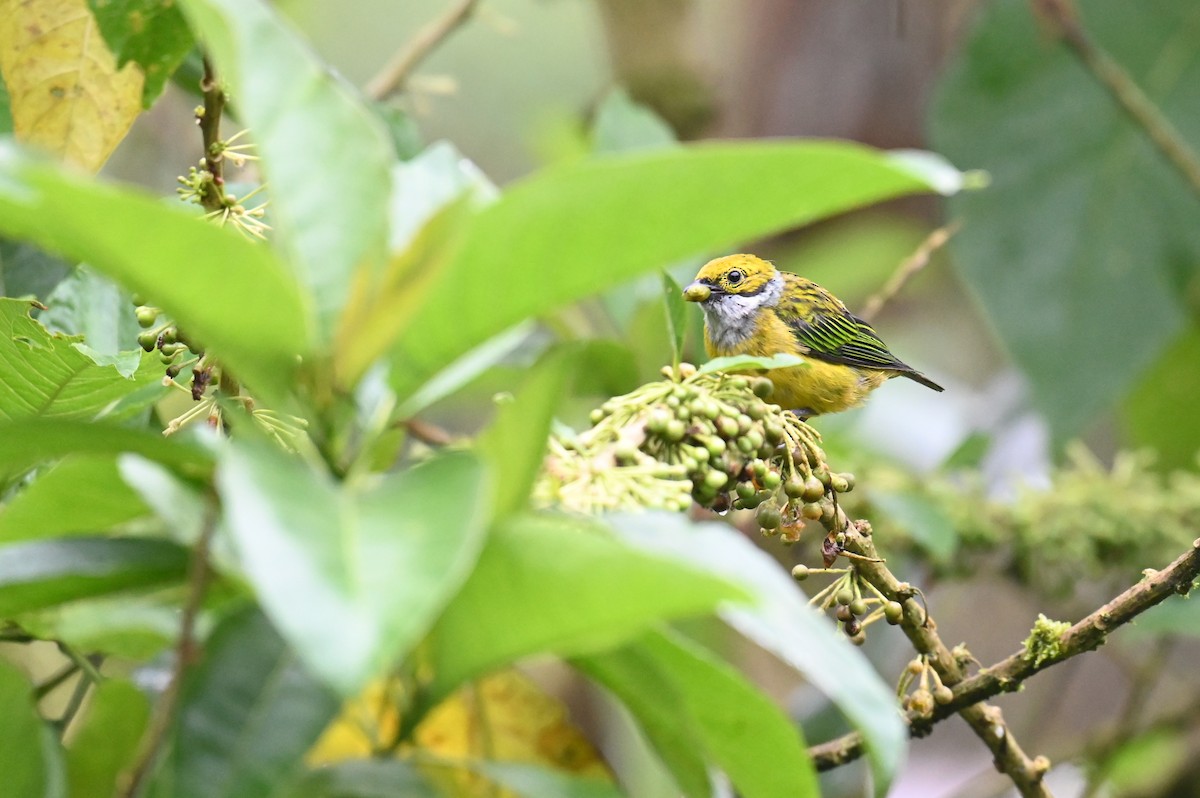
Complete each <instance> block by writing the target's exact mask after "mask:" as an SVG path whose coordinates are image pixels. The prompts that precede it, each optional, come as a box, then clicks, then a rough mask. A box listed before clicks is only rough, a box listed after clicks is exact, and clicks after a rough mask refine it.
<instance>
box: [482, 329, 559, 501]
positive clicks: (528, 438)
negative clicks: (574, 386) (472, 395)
mask: <svg viewBox="0 0 1200 798" xmlns="http://www.w3.org/2000/svg"><path fill="white" fill-rule="evenodd" d="M579 354H580V351H579V349H578V348H577V347H570V346H564V347H561V348H559V349H554V350H551V351H550V352H548V353H547V354H546V355H545V356H544V357H543V358H542V359H541V360H540V361H539V362H538V363H537V364H536V365H535V366H534V367H533V369H532V370H531V372H530V374H529V376H528V377H527V378H526V380H525V382H524V383H523V384H522V385H521V387H520V388H519V389H518V390H517V392H516V395H515V396H513V397H511V399H509V400H508V401H505V402H503V403H502V404H501V405H500V408H499V409H498V410H497V412H496V419H495V421H493V422H492V425H491V426H490V427H488V429H487V430H486V431H485V432H484V433H483V434H482V435H481V436H480V438H479V447H480V451H481V453H482V454H483V455H484V456H485V457H487V458H488V459H489V461H490V462H491V463H492V472H493V473H494V474H496V505H495V510H494V515H495V517H496V518H504V517H506V516H508V515H511V514H512V513H515V512H517V511H519V510H522V509H524V508H525V506H526V504H528V502H529V492H530V491H531V490H532V489H533V482H534V480H535V479H536V478H537V475H538V472H539V471H541V468H542V462H543V461H544V460H545V457H546V439H547V438H548V437H549V435H550V422H551V421H552V420H553V418H554V410H555V408H556V407H557V406H558V403H559V402H560V401H561V400H562V397H563V392H564V391H565V389H566V387H567V385H568V382H569V380H570V378H571V376H572V374H573V372H574V371H575V370H576V368H577V365H578V360H577V359H578V357H579Z"/></svg>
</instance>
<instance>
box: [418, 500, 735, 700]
mask: <svg viewBox="0 0 1200 798" xmlns="http://www.w3.org/2000/svg"><path fill="white" fill-rule="evenodd" d="M741 598H742V593H741V592H740V591H739V590H737V589H735V588H733V587H732V586H731V585H730V584H729V583H728V582H727V581H725V580H724V579H721V578H718V577H715V576H710V575H708V574H705V573H702V572H700V571H698V570H696V569H693V568H690V567H687V566H686V565H683V564H680V563H677V562H672V561H671V560H668V559H665V558H661V557H655V556H650V555H647V554H643V553H641V552H638V551H635V550H634V549H632V548H630V547H629V546H627V545H625V544H623V543H621V542H620V541H618V540H616V539H614V538H613V537H611V536H610V535H609V534H608V533H607V532H606V531H605V530H604V529H603V528H600V527H598V526H597V525H595V524H592V523H587V522H584V521H582V520H579V519H574V518H568V517H555V516H526V517H521V518H517V519H514V520H512V521H510V522H508V523H506V524H504V525H502V526H501V527H499V528H498V529H497V530H495V531H494V532H493V533H492V535H491V537H490V538H489V540H488V545H487V546H486V547H485V548H484V550H483V554H482V555H480V558H479V562H478V564H477V565H476V567H475V571H474V572H473V573H472V574H471V578H470V579H468V580H467V583H466V584H465V585H463V588H462V590H461V591H460V592H459V593H458V595H457V596H455V597H454V600H453V601H451V602H450V604H449V606H447V607H446V610H445V612H443V613H442V616H441V618H439V619H438V622H437V624H436V625H435V626H434V628H433V631H432V633H431V634H430V638H429V643H428V646H427V651H426V653H427V656H428V657H429V662H430V665H431V666H432V673H433V681H432V683H431V685H430V688H429V693H430V699H431V700H437V699H439V698H443V697H445V696H446V695H449V693H450V692H451V691H452V690H453V689H454V688H455V687H456V686H458V685H459V684H461V683H462V682H464V681H465V680H467V679H470V678H471V677H473V676H477V675H479V674H482V673H485V672H487V671H488V670H491V669H493V668H496V667H499V666H501V665H504V664H506V663H509V662H512V661H513V660H515V659H518V658H520V657H523V656H528V655H530V654H535V653H538V652H543V651H544V652H552V653H558V654H564V655H569V654H580V653H584V652H590V651H597V650H602V649H604V648H606V647H609V646H612V645H615V644H618V643H620V642H621V641H622V640H626V639H628V638H630V637H633V636H635V635H637V634H639V633H640V632H641V631H643V630H645V629H646V628H648V627H650V626H652V625H654V624H655V623H656V622H657V621H660V620H662V619H664V618H677V617H683V616H695V615H701V614H704V613H706V612H709V611H711V610H712V609H713V608H714V607H716V606H717V605H718V604H720V603H722V602H732V601H737V600H739V599H741Z"/></svg>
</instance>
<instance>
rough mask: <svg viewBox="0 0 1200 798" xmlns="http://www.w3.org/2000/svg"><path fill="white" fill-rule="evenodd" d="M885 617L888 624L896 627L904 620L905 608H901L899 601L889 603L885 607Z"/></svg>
mask: <svg viewBox="0 0 1200 798" xmlns="http://www.w3.org/2000/svg"><path fill="white" fill-rule="evenodd" d="M883 617H884V618H886V619H887V622H888V623H890V624H891V625H892V626H895V625H896V624H898V623H900V621H901V619H903V618H904V607H902V606H900V602H898V601H889V602H888V603H887V604H884V605H883Z"/></svg>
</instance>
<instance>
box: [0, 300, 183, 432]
mask: <svg viewBox="0 0 1200 798" xmlns="http://www.w3.org/2000/svg"><path fill="white" fill-rule="evenodd" d="M32 307H33V306H32V305H31V304H30V303H29V302H28V301H25V300H21V299H0V371H2V372H3V373H4V374H5V379H4V380H3V381H2V382H0V421H14V420H21V419H27V418H33V417H43V418H62V419H96V418H106V417H107V418H109V419H111V420H114V421H119V420H122V419H123V418H128V417H129V416H130V415H132V414H133V413H134V412H137V411H138V410H139V409H143V408H144V407H146V406H147V405H146V404H142V405H141V407H140V408H139V407H136V406H135V407H130V406H128V405H122V404H121V402H120V400H121V399H123V398H124V397H126V396H127V395H129V394H132V393H134V392H136V391H138V390H139V389H141V388H144V387H146V386H149V385H154V384H157V383H161V381H162V375H161V374H159V373H158V369H156V366H157V359H156V358H154V357H153V356H150V355H146V353H144V352H140V351H139V352H131V353H127V355H128V356H127V357H123V358H121V359H120V365H121V366H124V369H122V368H120V367H118V366H113V365H101V364H99V363H97V362H96V359H95V358H93V357H90V356H89V355H88V354H86V353H85V352H84V351H81V350H80V348H79V346H78V345H79V344H80V343H81V342H82V340H83V339H82V338H81V337H79V336H71V337H67V336H63V335H57V334H53V333H51V332H50V331H49V330H47V329H46V328H45V327H43V326H42V325H41V324H39V323H38V322H37V321H35V320H34V319H31V318H30V317H29V311H30V309H31V308H32ZM143 355H146V356H145V357H143Z"/></svg>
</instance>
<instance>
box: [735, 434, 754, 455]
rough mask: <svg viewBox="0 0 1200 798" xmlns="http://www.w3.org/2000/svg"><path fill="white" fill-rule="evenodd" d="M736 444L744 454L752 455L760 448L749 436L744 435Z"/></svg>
mask: <svg viewBox="0 0 1200 798" xmlns="http://www.w3.org/2000/svg"><path fill="white" fill-rule="evenodd" d="M736 443H737V447H738V449H739V450H741V451H742V452H743V453H744V454H751V453H752V452H754V451H755V450H756V449H757V448H758V447H757V446H755V445H754V441H752V440H751V439H750V438H749V436H746V435H742V436H740V437H738V439H737V441H736Z"/></svg>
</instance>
